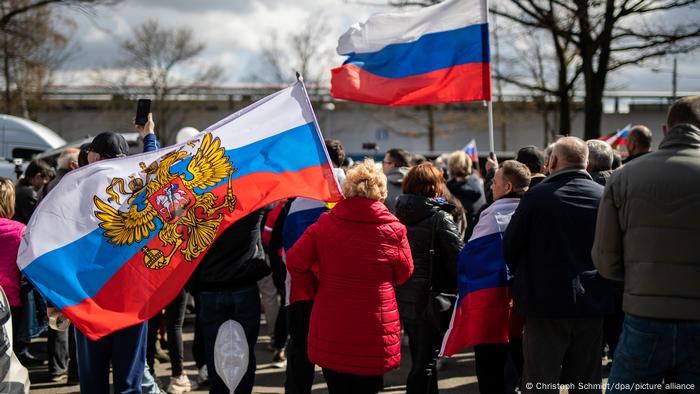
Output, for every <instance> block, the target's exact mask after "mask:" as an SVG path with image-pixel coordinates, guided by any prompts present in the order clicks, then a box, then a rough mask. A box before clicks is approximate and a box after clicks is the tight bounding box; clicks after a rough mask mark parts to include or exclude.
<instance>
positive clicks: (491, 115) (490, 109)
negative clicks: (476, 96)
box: [488, 100, 496, 152]
mask: <svg viewBox="0 0 700 394" xmlns="http://www.w3.org/2000/svg"><path fill="white" fill-rule="evenodd" d="M488 111H489V152H495V151H496V149H495V147H494V146H495V144H494V142H493V102H492V101H490V100H489V101H488Z"/></svg>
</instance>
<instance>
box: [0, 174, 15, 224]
mask: <svg viewBox="0 0 700 394" xmlns="http://www.w3.org/2000/svg"><path fill="white" fill-rule="evenodd" d="M14 215H15V185H14V184H12V181H11V180H9V179H7V178H3V177H0V218H5V219H11V218H12V216H14Z"/></svg>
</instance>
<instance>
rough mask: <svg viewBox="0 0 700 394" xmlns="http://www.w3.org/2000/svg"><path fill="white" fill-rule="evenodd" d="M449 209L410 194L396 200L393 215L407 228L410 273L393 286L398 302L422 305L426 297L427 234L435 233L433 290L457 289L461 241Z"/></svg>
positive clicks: (428, 268)
mask: <svg viewBox="0 0 700 394" xmlns="http://www.w3.org/2000/svg"><path fill="white" fill-rule="evenodd" d="M452 209H454V206H453V205H451V204H447V203H439V202H437V201H436V200H434V199H429V198H426V197H421V196H417V195H412V194H402V195H400V196H399V198H398V199H397V200H396V217H397V218H398V219H399V220H400V221H401V223H403V225H405V226H406V229H407V230H408V243H409V245H410V246H411V255H412V256H413V275H412V276H411V278H410V279H409V280H408V281H407V282H406V283H404V284H403V285H401V286H399V287H397V289H396V299H397V300H398V301H399V305H401V304H402V303H403V304H405V303H411V304H420V305H423V306H424V305H425V304H426V303H427V301H428V297H429V293H430V253H429V252H430V240H431V235H434V237H435V238H434V242H435V244H434V247H435V257H434V259H433V262H434V266H433V269H432V274H433V281H432V282H433V283H432V284H433V290H434V291H438V292H441V293H449V294H456V293H457V256H458V255H459V252H460V251H461V250H462V247H463V246H464V245H463V244H462V239H461V238H460V236H459V232H458V231H457V226H456V225H455V223H454V220H453V219H452V215H451V214H450V211H451V210H452ZM433 224H434V226H435V232H434V234H433ZM405 317H406V316H402V318H405ZM407 318H415V317H414V316H408V317H407Z"/></svg>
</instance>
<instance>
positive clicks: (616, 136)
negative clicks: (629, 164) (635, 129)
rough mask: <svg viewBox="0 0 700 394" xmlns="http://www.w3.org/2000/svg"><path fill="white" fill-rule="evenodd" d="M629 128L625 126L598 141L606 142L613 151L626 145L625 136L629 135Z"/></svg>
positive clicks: (630, 126) (629, 126)
mask: <svg viewBox="0 0 700 394" xmlns="http://www.w3.org/2000/svg"><path fill="white" fill-rule="evenodd" d="M631 128H632V125H631V124H628V125H627V126H625V127H623V128H622V130H620V131H617V132H614V133H611V134H608V135H606V136H603V137H600V138H598V139H599V140H601V141H605V142H607V143H608V144H610V146H612V148H613V149H615V148H617V147H618V146H622V145H627V136H628V135H629V133H630V129H631Z"/></svg>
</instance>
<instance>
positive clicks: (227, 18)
mask: <svg viewBox="0 0 700 394" xmlns="http://www.w3.org/2000/svg"><path fill="white" fill-rule="evenodd" d="M372 2H375V3H376V2H377V1H376V0H374V1H371V0H368V1H363V0H196V1H192V0H148V1H136V0H126V1H124V2H122V3H121V4H119V5H116V6H111V7H99V8H97V9H95V10H94V12H92V13H90V14H85V13H83V12H77V11H74V10H65V9H64V10H62V12H63V13H65V16H66V17H68V18H70V19H73V20H74V21H75V27H74V28H73V31H72V33H71V34H72V42H73V44H72V45H73V51H72V53H73V55H72V57H71V58H70V59H69V60H68V61H67V62H66V63H65V64H64V67H63V70H62V71H61V72H59V73H58V74H57V79H56V83H57V84H66V85H88V84H95V83H96V79H95V75H94V71H93V70H95V69H114V68H115V67H116V65H117V64H118V63H119V60H120V49H119V43H120V42H121V41H123V40H124V39H126V38H128V37H129V35H130V34H131V32H132V31H133V29H135V28H137V26H138V25H139V24H140V23H143V22H145V21H146V20H148V19H155V20H157V21H158V22H159V23H160V24H161V25H164V26H167V27H171V28H175V27H181V26H187V27H190V28H192V29H193V31H194V32H195V36H196V38H197V39H198V40H199V41H201V42H203V43H204V44H205V45H206V49H205V50H204V52H203V53H202V55H201V56H200V57H199V59H198V60H197V62H196V64H195V65H194V67H195V68H197V67H200V66H202V65H208V64H216V65H219V66H220V67H222V68H223V70H224V79H223V81H222V84H223V85H231V86H233V85H236V84H238V83H244V82H249V81H251V77H252V76H253V75H254V74H255V73H256V72H257V73H259V72H260V70H264V69H265V67H266V66H265V62H264V60H262V57H261V48H262V47H263V46H265V45H266V43H267V42H268V41H269V40H270V35H271V33H272V32H274V33H275V34H277V35H278V36H279V37H285V35H288V34H290V33H293V32H297V31H299V30H300V29H304V24H305V23H306V21H307V20H308V19H309V17H312V18H323V20H325V21H326V23H327V24H328V26H329V27H330V32H329V34H328V35H327V36H326V37H325V39H324V42H323V43H321V45H323V46H325V47H327V48H328V49H329V51H331V52H334V49H335V46H336V43H337V39H338V37H339V36H340V35H341V34H342V33H343V32H344V31H345V30H347V29H348V27H350V25H351V24H353V23H355V22H361V21H364V20H365V19H366V18H367V17H369V16H370V15H371V14H373V13H376V12H383V11H389V10H391V9H390V8H387V7H382V6H376V5H375V6H373V5H368V3H372ZM697 14H698V15H700V12H698V13H697ZM342 61H343V57H341V56H338V55H333V57H332V58H331V59H330V64H329V66H331V65H332V66H335V65H340V64H341V63H342ZM698 63H700V54H695V55H684V56H679V57H678V89H679V90H680V91H683V90H691V91H692V90H694V91H700V68H699V67H698V66H697V65H698ZM651 67H655V68H657V69H659V70H658V71H657V72H653V71H651V70H650V68H651ZM671 68H672V59H671V58H666V59H663V60H662V61H660V62H657V63H655V64H653V65H650V66H646V67H644V68H642V67H629V68H626V69H624V70H621V71H619V72H617V73H616V74H615V75H613V76H612V77H611V80H610V83H609V85H608V86H609V87H613V88H615V89H618V90H629V91H656V92H660V93H665V92H670V90H671V72H670V70H671ZM181 72H182V73H187V72H188V71H187V70H183V71H181ZM185 76H186V75H185Z"/></svg>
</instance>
